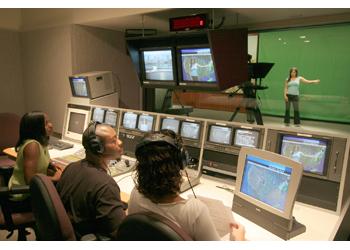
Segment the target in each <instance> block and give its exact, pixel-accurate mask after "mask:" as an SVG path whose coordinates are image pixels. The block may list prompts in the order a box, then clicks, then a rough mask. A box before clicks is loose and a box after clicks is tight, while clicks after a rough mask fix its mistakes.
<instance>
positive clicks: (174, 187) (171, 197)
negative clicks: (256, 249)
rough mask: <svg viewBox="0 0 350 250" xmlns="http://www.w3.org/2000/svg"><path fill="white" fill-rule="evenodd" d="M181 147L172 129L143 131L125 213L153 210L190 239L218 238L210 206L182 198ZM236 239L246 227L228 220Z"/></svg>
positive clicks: (182, 167) (137, 147)
mask: <svg viewBox="0 0 350 250" xmlns="http://www.w3.org/2000/svg"><path fill="white" fill-rule="evenodd" d="M184 150H185V149H184V148H183V146H182V140H181V137H180V136H177V135H176V134H175V133H174V132H173V131H171V130H161V131H159V132H153V133H149V134H146V135H145V137H144V138H143V139H142V141H141V142H140V143H139V144H138V145H137V146H136V151H135V154H136V158H137V160H138V165H137V167H136V186H135V188H134V189H133V191H132V192H131V195H130V200H129V209H128V213H129V214H133V213H140V212H153V213H156V214H160V215H162V216H163V217H166V218H168V219H170V220H171V221H173V222H175V223H177V224H178V225H179V226H180V227H181V228H182V229H183V230H184V231H186V232H187V233H188V234H189V236H190V237H191V238H192V239H193V240H220V237H219V235H218V233H217V231H216V229H215V226H214V224H213V221H212V220H211V218H210V215H209V210H208V208H207V207H206V205H205V204H204V203H202V202H201V201H200V200H199V199H196V198H190V199H187V200H186V199H184V198H182V197H181V196H180V195H179V193H180V185H181V183H182V174H181V172H182V171H184V167H185V166H184V165H186V164H185V163H184V153H185V152H184ZM227 224H228V226H229V225H230V227H231V231H232V234H231V235H232V236H233V238H234V239H235V240H244V239H245V238H244V235H245V229H244V227H243V226H242V225H240V224H238V223H230V222H229V221H228V222H227Z"/></svg>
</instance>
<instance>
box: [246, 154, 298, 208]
mask: <svg viewBox="0 0 350 250" xmlns="http://www.w3.org/2000/svg"><path fill="white" fill-rule="evenodd" d="M291 174H292V168H290V167H288V166H284V165H282V164H279V163H276V162H271V161H268V160H265V159H262V158H259V157H256V156H252V155H248V156H247V157H246V161H245V166H244V171H243V177H242V183H241V188H240V191H241V192H242V193H244V194H246V195H248V196H250V197H252V198H254V199H256V200H259V201H261V202H263V203H265V204H268V205H270V206H272V207H274V208H276V209H278V210H280V211H284V210H285V206H286V202H287V196H288V189H289V184H290V179H291Z"/></svg>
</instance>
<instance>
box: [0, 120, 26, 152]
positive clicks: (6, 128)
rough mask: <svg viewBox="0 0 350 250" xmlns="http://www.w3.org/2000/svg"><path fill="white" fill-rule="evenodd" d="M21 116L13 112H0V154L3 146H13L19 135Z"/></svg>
mask: <svg viewBox="0 0 350 250" xmlns="http://www.w3.org/2000/svg"><path fill="white" fill-rule="evenodd" d="M20 120H21V118H20V117H19V116H18V115H16V114H13V113H0V155H1V154H2V151H3V150H4V149H5V148H9V147H14V146H15V145H16V143H17V140H18V136H19V123H20Z"/></svg>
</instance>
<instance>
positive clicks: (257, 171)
mask: <svg viewBox="0 0 350 250" xmlns="http://www.w3.org/2000/svg"><path fill="white" fill-rule="evenodd" d="M302 172H303V169H302V166H301V164H300V163H298V162H296V161H293V160H291V159H289V158H287V157H284V156H281V155H279V154H276V153H272V152H268V151H264V150H259V149H254V148H247V147H245V148H242V149H241V151H240V153H239V159H238V167H237V178H236V188H235V194H234V199H233V207H232V209H233V210H234V211H235V212H236V213H239V214H241V215H242V216H245V217H247V218H248V219H250V220H252V221H253V222H255V223H257V224H259V225H260V226H262V227H264V228H266V229H267V230H269V231H271V232H273V233H275V234H277V235H279V236H281V237H282V238H284V237H286V238H290V234H291V232H292V231H293V226H294V225H293V224H294V220H293V207H294V202H295V198H296V194H297V191H298V188H299V184H300V180H301V176H302ZM301 231H305V227H303V228H302V230H301ZM299 233H300V232H299ZM283 236H284V237H283Z"/></svg>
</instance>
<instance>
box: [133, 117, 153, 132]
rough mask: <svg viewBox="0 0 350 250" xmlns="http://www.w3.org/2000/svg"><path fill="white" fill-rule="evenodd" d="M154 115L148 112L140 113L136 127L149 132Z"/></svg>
mask: <svg viewBox="0 0 350 250" xmlns="http://www.w3.org/2000/svg"><path fill="white" fill-rule="evenodd" d="M153 120H154V117H153V116H152V115H148V114H140V115H139V120H138V123H137V128H138V129H139V130H141V131H143V132H149V131H152V129H153Z"/></svg>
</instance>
